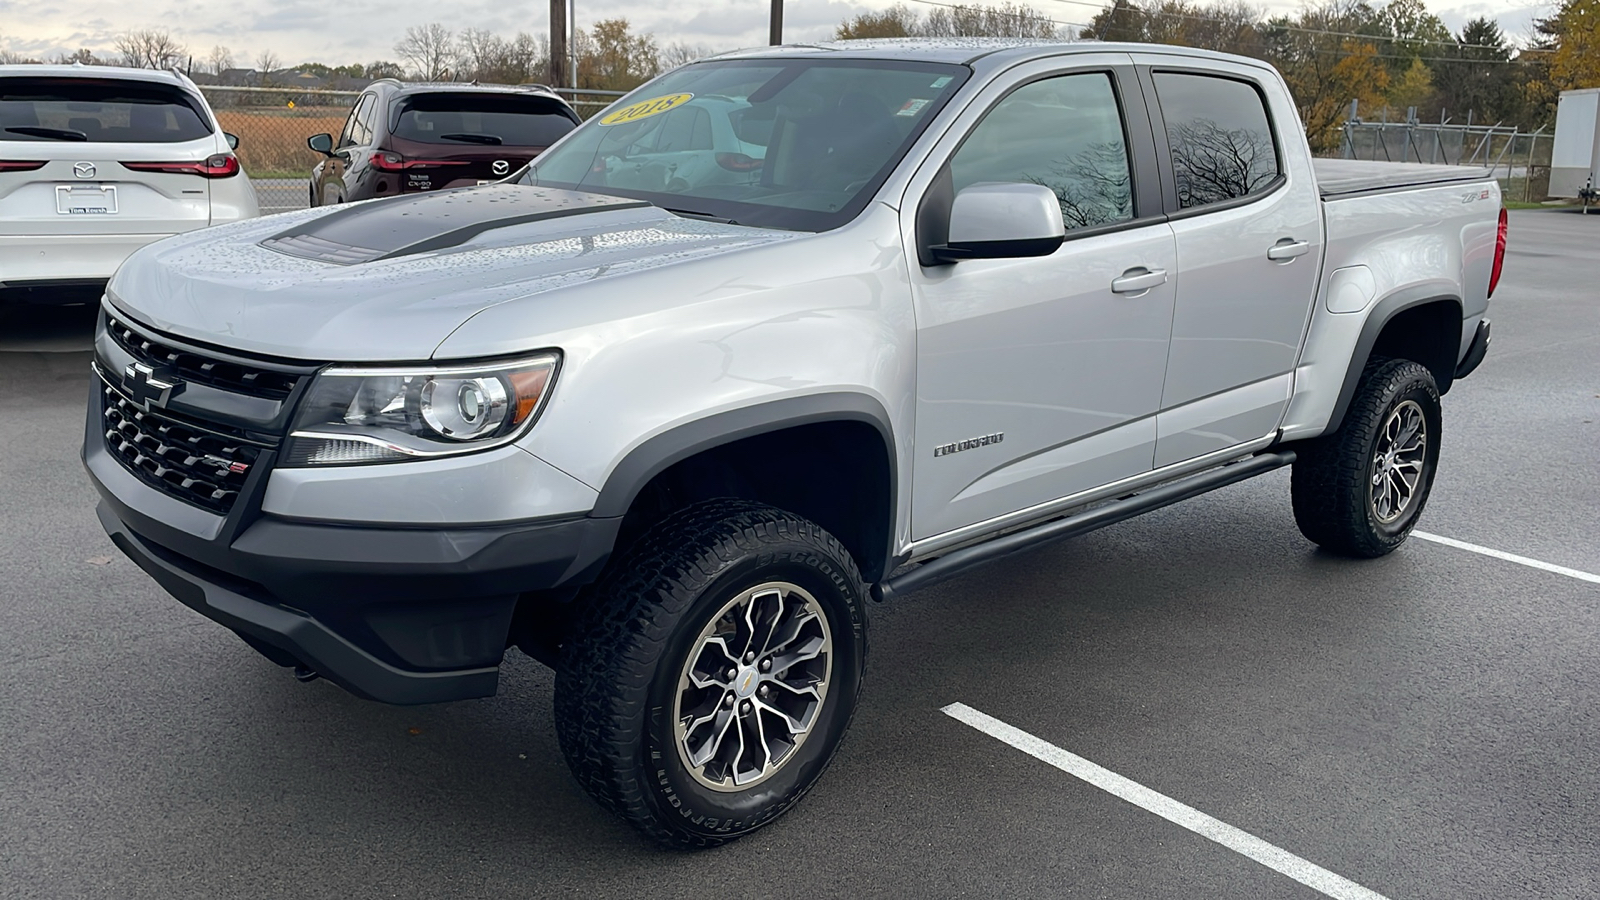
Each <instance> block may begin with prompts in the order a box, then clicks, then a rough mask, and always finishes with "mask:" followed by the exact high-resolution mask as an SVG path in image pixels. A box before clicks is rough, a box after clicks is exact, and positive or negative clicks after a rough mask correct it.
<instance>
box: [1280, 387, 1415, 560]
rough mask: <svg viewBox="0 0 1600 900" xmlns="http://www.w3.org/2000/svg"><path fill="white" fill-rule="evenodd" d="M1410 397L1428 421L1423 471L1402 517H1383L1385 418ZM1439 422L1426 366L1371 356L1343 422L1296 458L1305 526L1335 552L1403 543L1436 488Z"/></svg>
mask: <svg viewBox="0 0 1600 900" xmlns="http://www.w3.org/2000/svg"><path fill="white" fill-rule="evenodd" d="M1408 401H1409V402H1414V403H1415V404H1416V405H1417V406H1418V407H1420V408H1421V411H1422V417H1423V420H1424V422H1425V424H1426V432H1425V438H1426V445H1425V447H1424V454H1423V459H1422V472H1421V477H1420V480H1419V482H1418V484H1417V487H1416V489H1415V491H1414V496H1413V497H1412V498H1411V500H1410V501H1409V502H1408V504H1407V505H1406V506H1404V507H1403V508H1402V511H1401V512H1400V514H1399V516H1398V517H1397V518H1396V519H1394V520H1393V521H1390V522H1384V521H1381V519H1380V516H1379V514H1378V513H1377V512H1376V511H1375V507H1374V500H1373V490H1374V488H1373V482H1372V479H1373V476H1374V473H1375V472H1376V471H1377V469H1376V467H1377V466H1378V465H1379V462H1378V460H1377V458H1376V456H1375V450H1376V449H1377V447H1378V446H1379V443H1380V431H1381V430H1382V429H1383V428H1384V426H1385V423H1387V422H1388V421H1389V418H1390V416H1391V415H1394V414H1395V412H1396V410H1397V409H1399V408H1400V407H1401V406H1402V405H1403V404H1406V403H1407V402H1408ZM1440 421H1441V416H1440V407H1439V388H1438V385H1437V384H1435V383H1434V380H1433V373H1431V372H1429V371H1428V369H1427V368H1426V367H1424V366H1422V365H1421V364H1419V363H1415V362H1412V361H1411V360H1407V359H1375V360H1372V361H1371V362H1369V363H1368V364H1367V366H1366V369H1365V370H1364V371H1363V372H1362V374H1361V381H1360V382H1359V383H1358V384H1357V386H1356V392H1355V396H1353V397H1352V398H1351V399H1350V408H1349V409H1348V410H1347V411H1346V412H1345V416H1344V421H1343V422H1342V423H1341V424H1340V426H1339V429H1338V430H1337V431H1335V432H1334V433H1333V434H1330V435H1328V436H1326V437H1323V438H1319V439H1317V440H1315V441H1311V442H1309V444H1308V446H1306V447H1304V448H1301V449H1300V451H1299V457H1298V458H1297V459H1296V460H1295V463H1294V471H1293V474H1292V476H1291V478H1290V481H1289V485H1290V496H1291V498H1292V499H1293V502H1294V519H1295V523H1296V524H1297V525H1299V526H1300V533H1301V534H1303V535H1305V536H1306V538H1307V539H1309V540H1310V541H1312V542H1313V543H1315V544H1317V545H1319V546H1321V547H1322V548H1323V549H1325V550H1328V551H1329V552H1332V553H1338V554H1340V555H1342V556H1351V557H1356V558H1360V559H1373V558H1376V557H1379V556H1383V555H1384V554H1386V553H1389V552H1390V551H1392V550H1394V549H1395V548H1396V547H1398V546H1400V545H1401V544H1402V543H1404V542H1405V539H1406V537H1407V536H1408V535H1410V534H1411V530H1412V529H1413V528H1414V527H1416V523H1417V518H1418V517H1419V516H1420V515H1421V514H1422V509H1423V507H1424V506H1426V505H1427V502H1428V494H1429V492H1430V491H1431V490H1432V488H1433V476H1434V472H1435V471H1436V470H1437V468H1438V462H1439V434H1440Z"/></svg>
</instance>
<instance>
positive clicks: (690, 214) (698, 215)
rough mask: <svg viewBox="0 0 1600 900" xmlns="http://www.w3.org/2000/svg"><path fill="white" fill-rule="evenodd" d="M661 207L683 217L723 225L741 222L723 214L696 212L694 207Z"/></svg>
mask: <svg viewBox="0 0 1600 900" xmlns="http://www.w3.org/2000/svg"><path fill="white" fill-rule="evenodd" d="M661 208H662V209H664V210H666V211H667V212H669V213H672V214H673V215H675V216H683V217H685V218H689V219H704V220H705V221H707V222H717V223H719V224H722V225H737V224H739V223H738V222H735V221H734V220H732V219H729V218H725V217H723V216H713V215H712V214H711V213H703V212H696V211H695V210H692V209H673V208H672V207H670V206H663V207H661Z"/></svg>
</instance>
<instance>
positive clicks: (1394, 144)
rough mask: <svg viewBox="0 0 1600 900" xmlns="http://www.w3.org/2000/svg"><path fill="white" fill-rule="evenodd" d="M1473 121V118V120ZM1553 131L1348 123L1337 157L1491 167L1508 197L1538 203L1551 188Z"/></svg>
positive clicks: (1495, 126)
mask: <svg viewBox="0 0 1600 900" xmlns="http://www.w3.org/2000/svg"><path fill="white" fill-rule="evenodd" d="M1468 121H1469V122H1470V121H1471V120H1470V118H1469V119H1468ZM1553 146H1554V135H1552V134H1550V133H1549V132H1548V131H1547V130H1546V129H1544V128H1539V129H1538V130H1536V131H1523V130H1522V129H1521V128H1519V127H1517V126H1514V125H1499V124H1496V125H1472V124H1460V125H1457V124H1451V123H1450V122H1442V123H1433V122H1418V121H1415V120H1410V121H1404V122H1383V121H1380V122H1364V121H1360V120H1354V119H1352V120H1351V121H1348V122H1345V123H1344V134H1343V136H1342V137H1341V139H1340V143H1339V150H1338V152H1337V154H1335V155H1337V156H1340V157H1343V158H1344V159H1371V160H1387V161H1390V162H1411V163H1432V164H1437V165H1456V166H1484V167H1487V168H1492V169H1493V170H1494V172H1495V177H1496V178H1498V179H1499V181H1500V187H1501V190H1502V191H1503V192H1504V194H1505V196H1506V198H1507V199H1510V200H1521V201H1524V202H1530V201H1531V202H1536V201H1540V200H1543V199H1545V197H1546V196H1547V192H1548V190H1549V187H1550V152H1551V150H1552V148H1553Z"/></svg>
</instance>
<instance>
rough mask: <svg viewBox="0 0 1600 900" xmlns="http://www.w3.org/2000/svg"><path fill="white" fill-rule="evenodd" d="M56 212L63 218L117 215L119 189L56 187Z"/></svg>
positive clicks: (77, 186) (80, 186)
mask: <svg viewBox="0 0 1600 900" xmlns="http://www.w3.org/2000/svg"><path fill="white" fill-rule="evenodd" d="M56 212H58V213H60V214H61V215H63V216H109V215H115V214H116V212H117V189H116V188H114V187H102V186H99V185H92V186H91V185H75V184H74V185H67V184H59V185H56Z"/></svg>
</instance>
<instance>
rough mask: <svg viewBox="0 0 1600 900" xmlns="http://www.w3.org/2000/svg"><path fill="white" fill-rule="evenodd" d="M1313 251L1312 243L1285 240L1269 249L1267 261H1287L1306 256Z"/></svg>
mask: <svg viewBox="0 0 1600 900" xmlns="http://www.w3.org/2000/svg"><path fill="white" fill-rule="evenodd" d="M1310 251H1311V242H1310V241H1297V240H1295V239H1294V238H1284V239H1283V240H1281V241H1279V242H1277V243H1276V244H1273V245H1272V246H1271V247H1268V248H1267V259H1271V260H1285V259H1294V258H1295V257H1296V256H1304V255H1306V254H1307V253H1309V252H1310Z"/></svg>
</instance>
